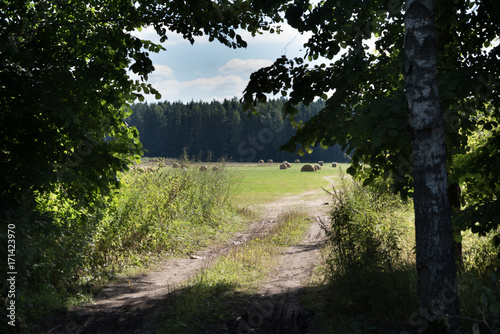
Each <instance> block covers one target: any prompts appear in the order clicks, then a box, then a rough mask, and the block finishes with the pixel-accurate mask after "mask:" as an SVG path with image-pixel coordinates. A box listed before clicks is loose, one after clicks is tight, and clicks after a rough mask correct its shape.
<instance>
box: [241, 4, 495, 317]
mask: <svg viewBox="0 0 500 334" xmlns="http://www.w3.org/2000/svg"><path fill="white" fill-rule="evenodd" d="M404 5H405V7H403V1H398V0H370V1H362V0H358V1H341V0H326V1H322V2H320V3H319V4H317V5H315V6H313V5H311V4H310V3H309V1H307V0H295V1H293V2H291V3H288V4H286V5H285V6H283V7H282V8H281V10H282V11H283V13H284V16H285V18H286V20H287V21H288V23H289V24H290V25H292V26H294V27H295V28H297V29H298V30H299V31H301V32H310V33H312V35H311V38H310V39H309V41H308V42H307V43H306V44H305V54H304V56H302V57H296V58H294V59H288V58H287V57H286V56H282V57H281V58H279V59H277V60H276V61H275V62H274V64H273V65H271V66H269V67H266V68H263V69H261V70H259V71H257V72H255V73H254V74H253V75H252V76H251V80H250V83H249V84H248V86H247V88H246V91H245V95H244V99H245V101H246V103H247V107H248V108H249V109H251V107H252V106H254V105H256V103H257V102H258V101H260V102H262V101H265V100H266V93H274V94H278V93H281V94H282V95H283V96H289V97H290V99H289V100H288V102H287V104H286V105H285V106H284V114H285V115H290V117H291V118H292V119H293V117H294V116H295V115H296V113H297V110H296V109H295V108H294V107H293V106H294V105H295V104H297V103H299V102H302V103H305V104H308V103H311V102H312V101H314V99H315V98H317V97H323V98H327V97H328V95H329V97H328V99H327V101H326V105H325V108H324V109H323V110H322V111H320V113H319V114H318V115H317V116H315V117H313V118H311V119H310V120H309V121H308V122H306V123H304V124H299V125H298V126H299V128H298V131H297V133H296V135H295V136H293V137H292V138H291V139H290V140H289V141H288V143H287V144H285V145H284V146H283V147H282V148H283V149H286V150H288V151H291V152H293V151H296V150H302V151H306V152H309V151H311V150H312V147H313V146H316V145H322V146H330V145H333V144H335V143H339V144H341V145H342V147H343V149H346V150H347V151H348V153H349V154H351V155H352V164H351V166H350V168H349V169H348V172H349V173H350V174H352V175H353V176H355V177H357V178H360V179H362V180H363V182H364V184H365V185H367V184H371V183H373V182H374V180H376V179H377V178H381V177H382V178H385V179H389V180H390V181H391V182H392V186H393V189H394V190H395V191H398V192H400V193H401V194H402V195H403V196H404V197H407V196H413V197H414V203H415V216H416V222H415V225H416V234H417V238H416V241H417V246H416V247H417V251H416V253H417V270H418V275H419V293H420V294H419V297H420V298H419V300H420V305H421V311H422V312H423V314H421V316H428V315H429V314H428V313H426V312H428V311H430V314H431V318H433V319H434V320H435V319H437V317H435V316H434V315H437V314H438V313H441V311H442V310H439V308H440V307H441V306H442V307H445V308H449V309H447V310H446V312H450V313H451V314H453V315H454V316H455V319H456V318H457V316H458V308H457V303H456V302H457V297H456V286H455V287H453V286H454V284H455V281H456V280H455V277H456V276H455V274H454V273H453V271H454V270H455V269H454V267H455V266H454V263H453V256H452V255H451V254H452V242H451V241H452V233H451V221H450V208H449V202H450V200H449V198H447V197H450V198H451V197H458V198H459V201H458V202H459V203H458V204H455V205H454V209H455V211H456V212H455V228H456V229H457V230H460V229H462V230H465V229H467V228H471V229H472V230H473V231H474V232H480V233H486V232H489V231H491V230H493V229H495V228H496V227H498V226H499V225H500V203H499V199H498V190H499V189H500V174H499V173H500V155H499V154H498V153H499V152H500V146H499V139H500V136H499V135H500V127H499V124H498V120H499V117H500V111H499V108H498V107H499V105H498V104H499V102H500V101H499V98H500V94H499V90H498V87H497V86H498V82H496V80H497V78H498V77H499V74H500V72H499V71H500V61H499V60H500V46H499V43H498V36H499V34H500V21H499V20H498V19H497V17H498V15H499V14H500V5H499V3H498V1H494V0H479V1H475V0H470V1H456V0H436V1H433V0H415V1H405V2H404ZM370 41H373V46H371V45H370ZM318 59H321V60H323V61H322V62H320V64H316V65H311V64H310V62H311V61H314V60H318ZM298 145H300V148H298ZM438 160H440V161H438ZM478 185H482V187H481V188H477V186H478ZM447 188H448V191H447ZM460 190H462V192H461V193H460ZM461 208H463V209H464V210H462V211H460V209H461ZM455 236H456V237H457V238H458V236H459V233H456V234H455ZM499 241H500V240H499ZM445 272H446V274H445ZM443 282H444V283H443ZM443 284H444V286H443ZM446 284H448V286H446ZM443 289H444V290H443ZM443 291H447V293H450V295H448V297H449V296H453V298H448V297H447V301H444V302H443V298H444V297H443ZM435 301H437V302H438V304H439V305H441V306H436V305H434V304H433V302H435ZM444 304H446V305H444ZM452 304H453V305H452ZM441 315H442V314H441Z"/></svg>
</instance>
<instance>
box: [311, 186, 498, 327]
mask: <svg viewBox="0 0 500 334" xmlns="http://www.w3.org/2000/svg"><path fill="white" fill-rule="evenodd" d="M337 188H338V190H335V189H334V191H333V193H332V195H333V197H334V199H335V203H336V204H335V206H334V209H333V211H332V215H331V218H332V219H331V224H328V225H327V226H325V228H326V230H327V235H328V243H327V246H326V247H325V248H324V250H323V251H324V258H325V261H324V263H323V265H322V266H320V267H318V268H317V269H318V271H317V275H315V280H313V283H312V286H313V288H314V289H315V290H317V291H319V293H314V294H313V295H312V297H311V296H310V297H308V298H309V299H310V300H309V302H310V304H312V305H314V304H317V305H322V306H320V307H317V309H316V311H317V313H318V314H320V318H321V319H322V323H323V324H322V326H323V331H324V332H328V333H401V332H403V333H423V332H427V331H428V330H429V328H428V326H427V320H426V319H425V317H422V316H421V315H420V314H419V313H418V300H417V274H416V269H415V256H414V247H415V242H414V240H415V238H414V227H413V224H414V222H413V208H412V204H411V202H403V201H401V199H400V198H399V197H398V196H397V195H394V194H392V193H389V192H388V191H387V187H386V186H384V184H379V185H373V186H368V187H363V186H361V184H359V183H358V182H355V181H352V180H350V179H349V180H348V179H347V178H343V179H342V181H341V184H340V185H338V186H337ZM493 235H494V234H491V235H487V236H478V235H476V234H472V233H470V232H465V233H463V242H462V245H463V263H464V265H463V269H462V270H460V272H459V282H458V284H459V294H460V302H461V315H460V319H461V322H462V327H463V333H474V334H476V333H498V332H500V291H499V285H498V279H497V276H496V273H495V269H496V268H497V266H498V257H497V255H498V249H497V248H495V247H494V246H493Z"/></svg>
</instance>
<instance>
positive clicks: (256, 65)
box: [218, 58, 273, 77]
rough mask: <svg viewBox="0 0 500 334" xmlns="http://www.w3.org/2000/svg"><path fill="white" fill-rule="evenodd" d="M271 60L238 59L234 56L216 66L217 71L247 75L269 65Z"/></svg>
mask: <svg viewBox="0 0 500 334" xmlns="http://www.w3.org/2000/svg"><path fill="white" fill-rule="evenodd" d="M272 63H273V62H272V61H271V60H269V59H246V60H244V59H238V58H234V59H231V60H230V61H228V62H227V63H226V64H224V65H223V66H221V67H219V68H218V71H219V73H222V74H231V75H239V76H242V77H249V76H250V74H251V73H252V72H255V71H257V70H259V69H260V68H262V67H266V66H269V65H271V64H272Z"/></svg>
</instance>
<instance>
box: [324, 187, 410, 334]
mask: <svg viewBox="0 0 500 334" xmlns="http://www.w3.org/2000/svg"><path fill="white" fill-rule="evenodd" d="M339 188H340V190H335V189H334V191H333V193H332V195H333V197H334V202H335V204H334V208H333V211H332V214H331V225H329V226H325V230H326V234H327V237H328V241H327V246H326V250H325V251H326V261H325V269H324V275H325V279H326V282H327V292H326V296H327V297H326V298H327V302H326V304H327V305H328V307H329V309H328V311H327V313H328V314H329V316H328V317H332V316H334V317H335V319H336V320H335V321H337V322H338V323H339V324H340V323H342V324H343V325H344V326H347V329H346V328H343V329H342V330H352V329H353V328H354V327H357V326H362V327H367V328H368V327H370V326H372V325H373V324H374V323H375V324H380V323H381V322H384V321H385V322H386V325H387V323H391V322H392V323H393V324H394V323H395V322H397V321H403V322H404V321H406V320H407V319H408V316H409V315H410V314H411V313H412V312H413V311H414V309H415V308H414V307H415V305H416V291H415V280H416V278H415V275H416V272H415V270H414V256H413V245H414V241H413V240H414V238H413V220H412V217H413V216H412V211H411V207H410V206H409V205H408V204H405V203H403V202H402V201H401V200H400V199H399V197H398V196H397V195H393V194H391V193H389V192H387V191H386V190H383V189H384V187H382V186H381V187H363V186H362V185H361V184H359V183H358V182H356V181H352V182H349V181H347V179H345V178H343V179H342V182H341V186H339ZM401 300H405V303H404V306H400V305H401ZM359 316H362V317H363V320H362V321H361V320H360V319H359ZM337 317H338V318H337ZM380 319H383V320H382V321H380ZM339 326H340V325H339ZM349 326H354V327H352V328H350V329H349ZM342 330H341V329H338V331H339V332H340V331H342Z"/></svg>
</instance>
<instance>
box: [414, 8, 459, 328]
mask: <svg viewBox="0 0 500 334" xmlns="http://www.w3.org/2000/svg"><path fill="white" fill-rule="evenodd" d="M404 25H405V33H404V40H405V46H404V56H405V81H406V82H405V86H406V98H407V101H408V107H409V119H410V126H411V129H412V138H411V140H412V149H413V152H412V156H411V161H412V164H413V168H414V180H415V193H414V207H415V231H416V248H417V273H418V294H419V303H420V316H421V317H422V318H423V319H425V321H426V324H427V323H428V324H433V323H434V324H436V323H439V322H442V320H444V318H445V317H446V316H450V318H451V319H452V321H451V322H450V323H451V324H452V326H453V327H454V326H456V324H457V323H458V322H457V321H458V320H457V319H458V318H457V317H455V316H458V315H459V308H458V305H459V304H458V296H457V282H456V280H457V277H456V267H455V260H454V254H453V234H452V225H451V211H450V204H449V200H448V193H447V174H446V151H445V138H444V130H443V124H442V112H441V107H440V102H439V91H438V76H437V48H436V41H435V35H436V28H435V17H434V0H409V1H407V2H406V5H405V18H404Z"/></svg>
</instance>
